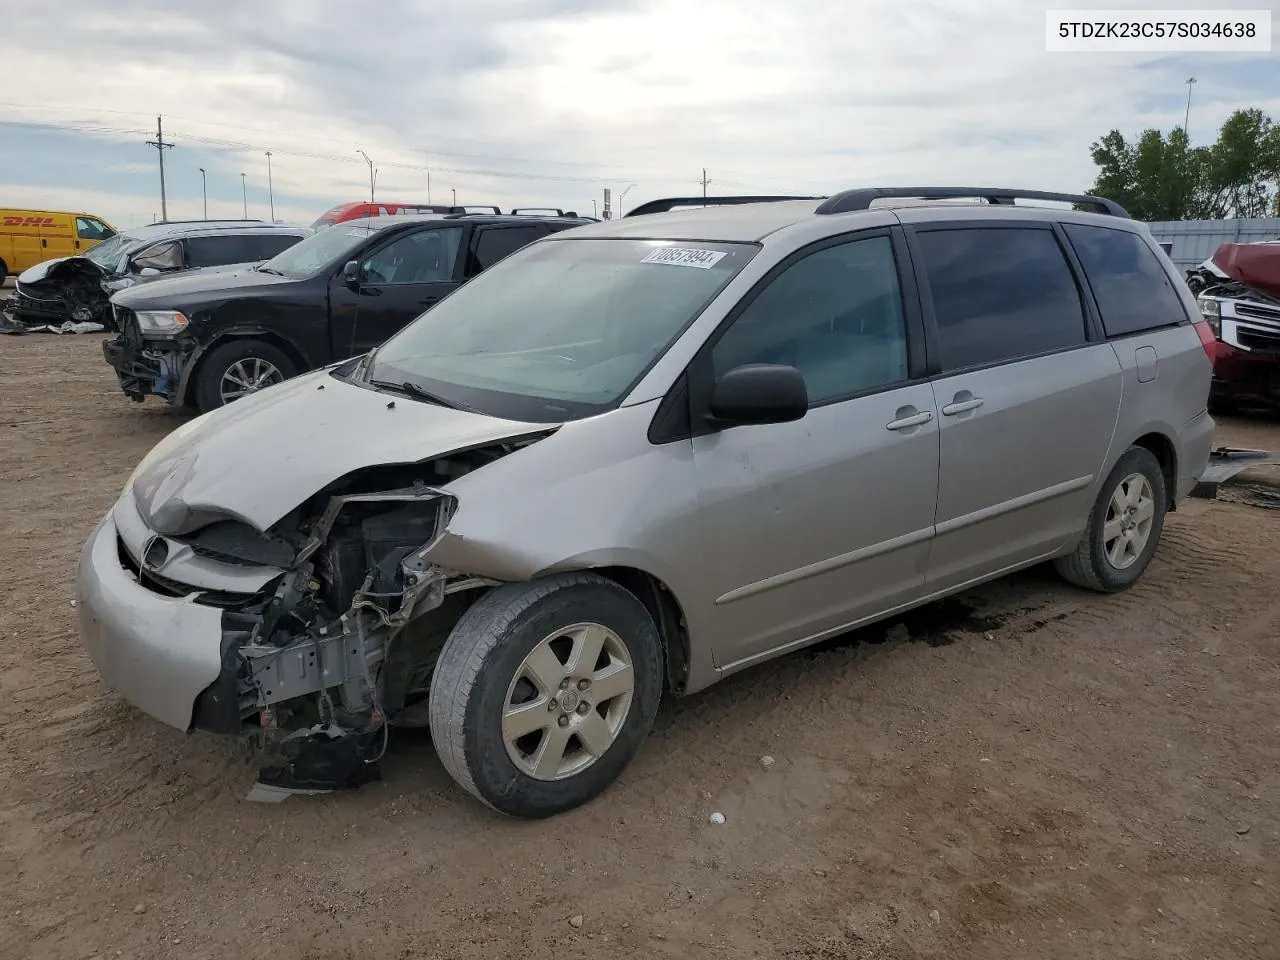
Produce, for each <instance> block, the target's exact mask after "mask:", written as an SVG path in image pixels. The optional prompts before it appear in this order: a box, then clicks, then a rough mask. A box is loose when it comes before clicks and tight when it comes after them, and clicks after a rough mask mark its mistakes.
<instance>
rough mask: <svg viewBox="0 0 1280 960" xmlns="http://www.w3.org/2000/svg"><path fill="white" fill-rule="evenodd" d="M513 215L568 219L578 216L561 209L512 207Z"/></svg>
mask: <svg viewBox="0 0 1280 960" xmlns="http://www.w3.org/2000/svg"><path fill="white" fill-rule="evenodd" d="M511 213H512V215H513V216H517V217H527V216H533V217H568V216H577V214H572V213H565V212H564V211H563V210H561V209H560V208H559V207H512V208H511Z"/></svg>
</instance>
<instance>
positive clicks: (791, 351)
mask: <svg viewBox="0 0 1280 960" xmlns="http://www.w3.org/2000/svg"><path fill="white" fill-rule="evenodd" d="M711 363H712V367H713V369H714V372H715V375H716V376H717V377H719V376H721V375H723V374H724V373H726V372H727V371H729V370H731V369H733V368H734V367H736V366H739V365H741V364H744V363H785V364H789V365H791V366H794V367H796V368H798V369H799V370H800V372H801V373H802V374H803V375H804V381H805V385H806V386H807V387H808V388H809V401H810V402H811V403H821V402H823V401H824V400H832V399H835V398H837V397H843V396H848V395H849V394H852V393H857V392H858V391H861V390H871V389H874V388H876V387H883V386H887V385H888V384H891V383H898V382H900V381H902V380H905V379H906V378H907V340H906V330H905V327H904V324H903V316H902V294H901V291H900V289H899V287H898V272H897V269H896V266H895V263H894V257H893V246H892V244H891V243H890V241H889V238H888V237H874V238H871V239H867V240H857V241H854V242H853V243H844V244H840V245H839V246H835V247H827V248H826V249H823V250H819V251H818V252H817V253H811V254H809V255H808V256H806V257H804V258H802V259H800V260H797V261H796V262H795V263H793V264H791V265H790V266H789V267H787V268H786V269H785V270H784V271H783V272H782V273H781V274H779V275H778V276H777V277H776V278H774V279H773V280H772V281H770V283H769V285H768V286H767V287H765V289H764V290H763V291H761V293H760V294H759V296H757V297H756V298H755V299H754V300H752V301H751V303H750V304H749V305H748V306H747V308H746V310H744V311H743V312H742V314H741V315H740V316H739V317H738V319H737V320H735V321H734V322H733V326H731V327H730V328H729V329H728V330H727V331H726V332H725V334H724V336H723V337H721V338H720V340H719V341H718V342H717V343H716V345H715V346H714V347H713V348H712V351H711Z"/></svg>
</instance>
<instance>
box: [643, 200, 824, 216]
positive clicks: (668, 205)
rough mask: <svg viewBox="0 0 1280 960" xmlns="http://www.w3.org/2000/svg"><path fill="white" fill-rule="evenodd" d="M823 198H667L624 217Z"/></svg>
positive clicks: (655, 201) (652, 202)
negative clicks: (685, 209) (683, 209)
mask: <svg viewBox="0 0 1280 960" xmlns="http://www.w3.org/2000/svg"><path fill="white" fill-rule="evenodd" d="M821 199H822V198H821V197H782V196H778V197H667V198H665V199H663V200H650V201H649V202H648V203H642V204H640V206H638V207H632V208H631V209H630V210H628V211H627V212H626V213H625V214H624V215H623V216H624V218H625V217H640V216H643V215H645V214H646V213H667V212H669V211H671V210H674V209H675V208H676V207H729V206H734V205H736V204H739V203H777V202H780V201H783V200H821Z"/></svg>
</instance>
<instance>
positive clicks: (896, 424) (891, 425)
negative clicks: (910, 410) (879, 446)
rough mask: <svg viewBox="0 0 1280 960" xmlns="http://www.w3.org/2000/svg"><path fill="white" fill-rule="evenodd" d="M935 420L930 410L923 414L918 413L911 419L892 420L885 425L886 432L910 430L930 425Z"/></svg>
mask: <svg viewBox="0 0 1280 960" xmlns="http://www.w3.org/2000/svg"><path fill="white" fill-rule="evenodd" d="M932 419H933V414H932V413H930V412H929V411H928V410H925V411H924V412H923V413H916V414H913V415H911V416H909V417H899V418H898V419H897V420H890V421H889V422H888V423H886V424H885V429H886V430H910V429H911V428H912V427H918V426H920V425H921V424H923V423H928V422H929V421H930V420H932Z"/></svg>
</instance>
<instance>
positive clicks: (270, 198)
mask: <svg viewBox="0 0 1280 960" xmlns="http://www.w3.org/2000/svg"><path fill="white" fill-rule="evenodd" d="M267 202H268V203H270V204H271V222H272V223H275V222H276V194H275V189H274V188H273V187H272V186H271V151H270V150H268V151H267Z"/></svg>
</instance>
